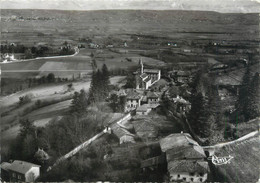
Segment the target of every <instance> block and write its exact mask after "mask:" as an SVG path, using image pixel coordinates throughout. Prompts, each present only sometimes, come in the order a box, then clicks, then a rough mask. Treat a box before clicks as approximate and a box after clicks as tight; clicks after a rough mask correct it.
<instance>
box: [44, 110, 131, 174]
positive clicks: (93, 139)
mask: <svg viewBox="0 0 260 183" xmlns="http://www.w3.org/2000/svg"><path fill="white" fill-rule="evenodd" d="M129 118H131V114H130V113H129V114H127V115H125V116H124V117H123V118H121V119H119V120H118V121H115V122H114V123H112V124H110V125H109V127H107V128H105V129H104V130H103V131H102V132H100V133H98V134H96V135H95V136H94V137H92V138H90V139H88V140H87V141H85V142H83V143H82V144H80V145H79V146H77V147H75V148H74V149H73V150H72V151H70V152H68V153H67V154H65V155H64V156H62V157H60V158H59V159H58V160H57V161H56V162H55V163H54V164H53V166H52V167H49V168H48V170H47V171H50V170H51V169H52V168H53V167H54V166H56V165H58V164H59V163H60V162H62V161H64V160H66V159H68V158H70V157H72V156H74V155H75V154H76V153H78V152H79V151H80V150H82V149H83V148H85V147H87V146H89V145H90V144H91V143H92V142H94V141H95V140H97V139H98V138H100V137H101V136H103V135H104V134H106V133H111V131H112V130H113V128H116V127H117V126H119V124H120V123H121V122H122V121H124V120H129ZM124 130H125V129H124Z"/></svg>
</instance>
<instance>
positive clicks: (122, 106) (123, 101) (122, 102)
mask: <svg viewBox="0 0 260 183" xmlns="http://www.w3.org/2000/svg"><path fill="white" fill-rule="evenodd" d="M118 106H119V111H120V112H125V106H126V96H120V97H119V105H118Z"/></svg>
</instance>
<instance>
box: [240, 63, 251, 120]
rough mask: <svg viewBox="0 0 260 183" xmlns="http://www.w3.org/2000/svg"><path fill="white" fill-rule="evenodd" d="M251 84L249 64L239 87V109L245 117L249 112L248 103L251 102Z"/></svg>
mask: <svg viewBox="0 0 260 183" xmlns="http://www.w3.org/2000/svg"><path fill="white" fill-rule="evenodd" d="M249 86H250V67H249V65H248V66H247V69H246V72H245V74H244V76H243V79H242V83H241V86H240V88H239V96H238V103H237V109H238V113H239V116H243V117H245V115H246V114H247V113H248V112H249V111H247V110H248V108H247V105H248V104H249Z"/></svg>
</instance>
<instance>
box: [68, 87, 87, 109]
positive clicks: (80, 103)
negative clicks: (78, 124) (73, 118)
mask: <svg viewBox="0 0 260 183" xmlns="http://www.w3.org/2000/svg"><path fill="white" fill-rule="evenodd" d="M87 106H88V100H87V93H86V92H85V90H83V89H82V90H80V93H78V92H75V93H74V96H73V100H72V106H71V109H72V111H74V112H77V113H82V112H86V109H87Z"/></svg>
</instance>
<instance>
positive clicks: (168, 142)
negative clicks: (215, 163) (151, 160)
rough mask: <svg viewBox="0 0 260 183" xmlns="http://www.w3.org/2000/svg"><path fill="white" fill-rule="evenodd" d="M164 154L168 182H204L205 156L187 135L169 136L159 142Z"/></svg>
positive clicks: (206, 172) (200, 148)
mask: <svg viewBox="0 0 260 183" xmlns="http://www.w3.org/2000/svg"><path fill="white" fill-rule="evenodd" d="M160 146H161V149H162V152H165V153H166V160H167V165H168V173H169V180H170V181H184V182H205V181H206V180H207V176H208V171H209V167H208V163H207V161H205V160H204V158H206V155H205V153H204V150H203V148H202V147H201V146H199V144H198V143H197V142H196V141H194V140H193V139H192V137H191V136H190V135H189V134H187V133H178V134H171V135H169V136H167V137H165V138H163V139H162V140H161V141H160Z"/></svg>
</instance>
